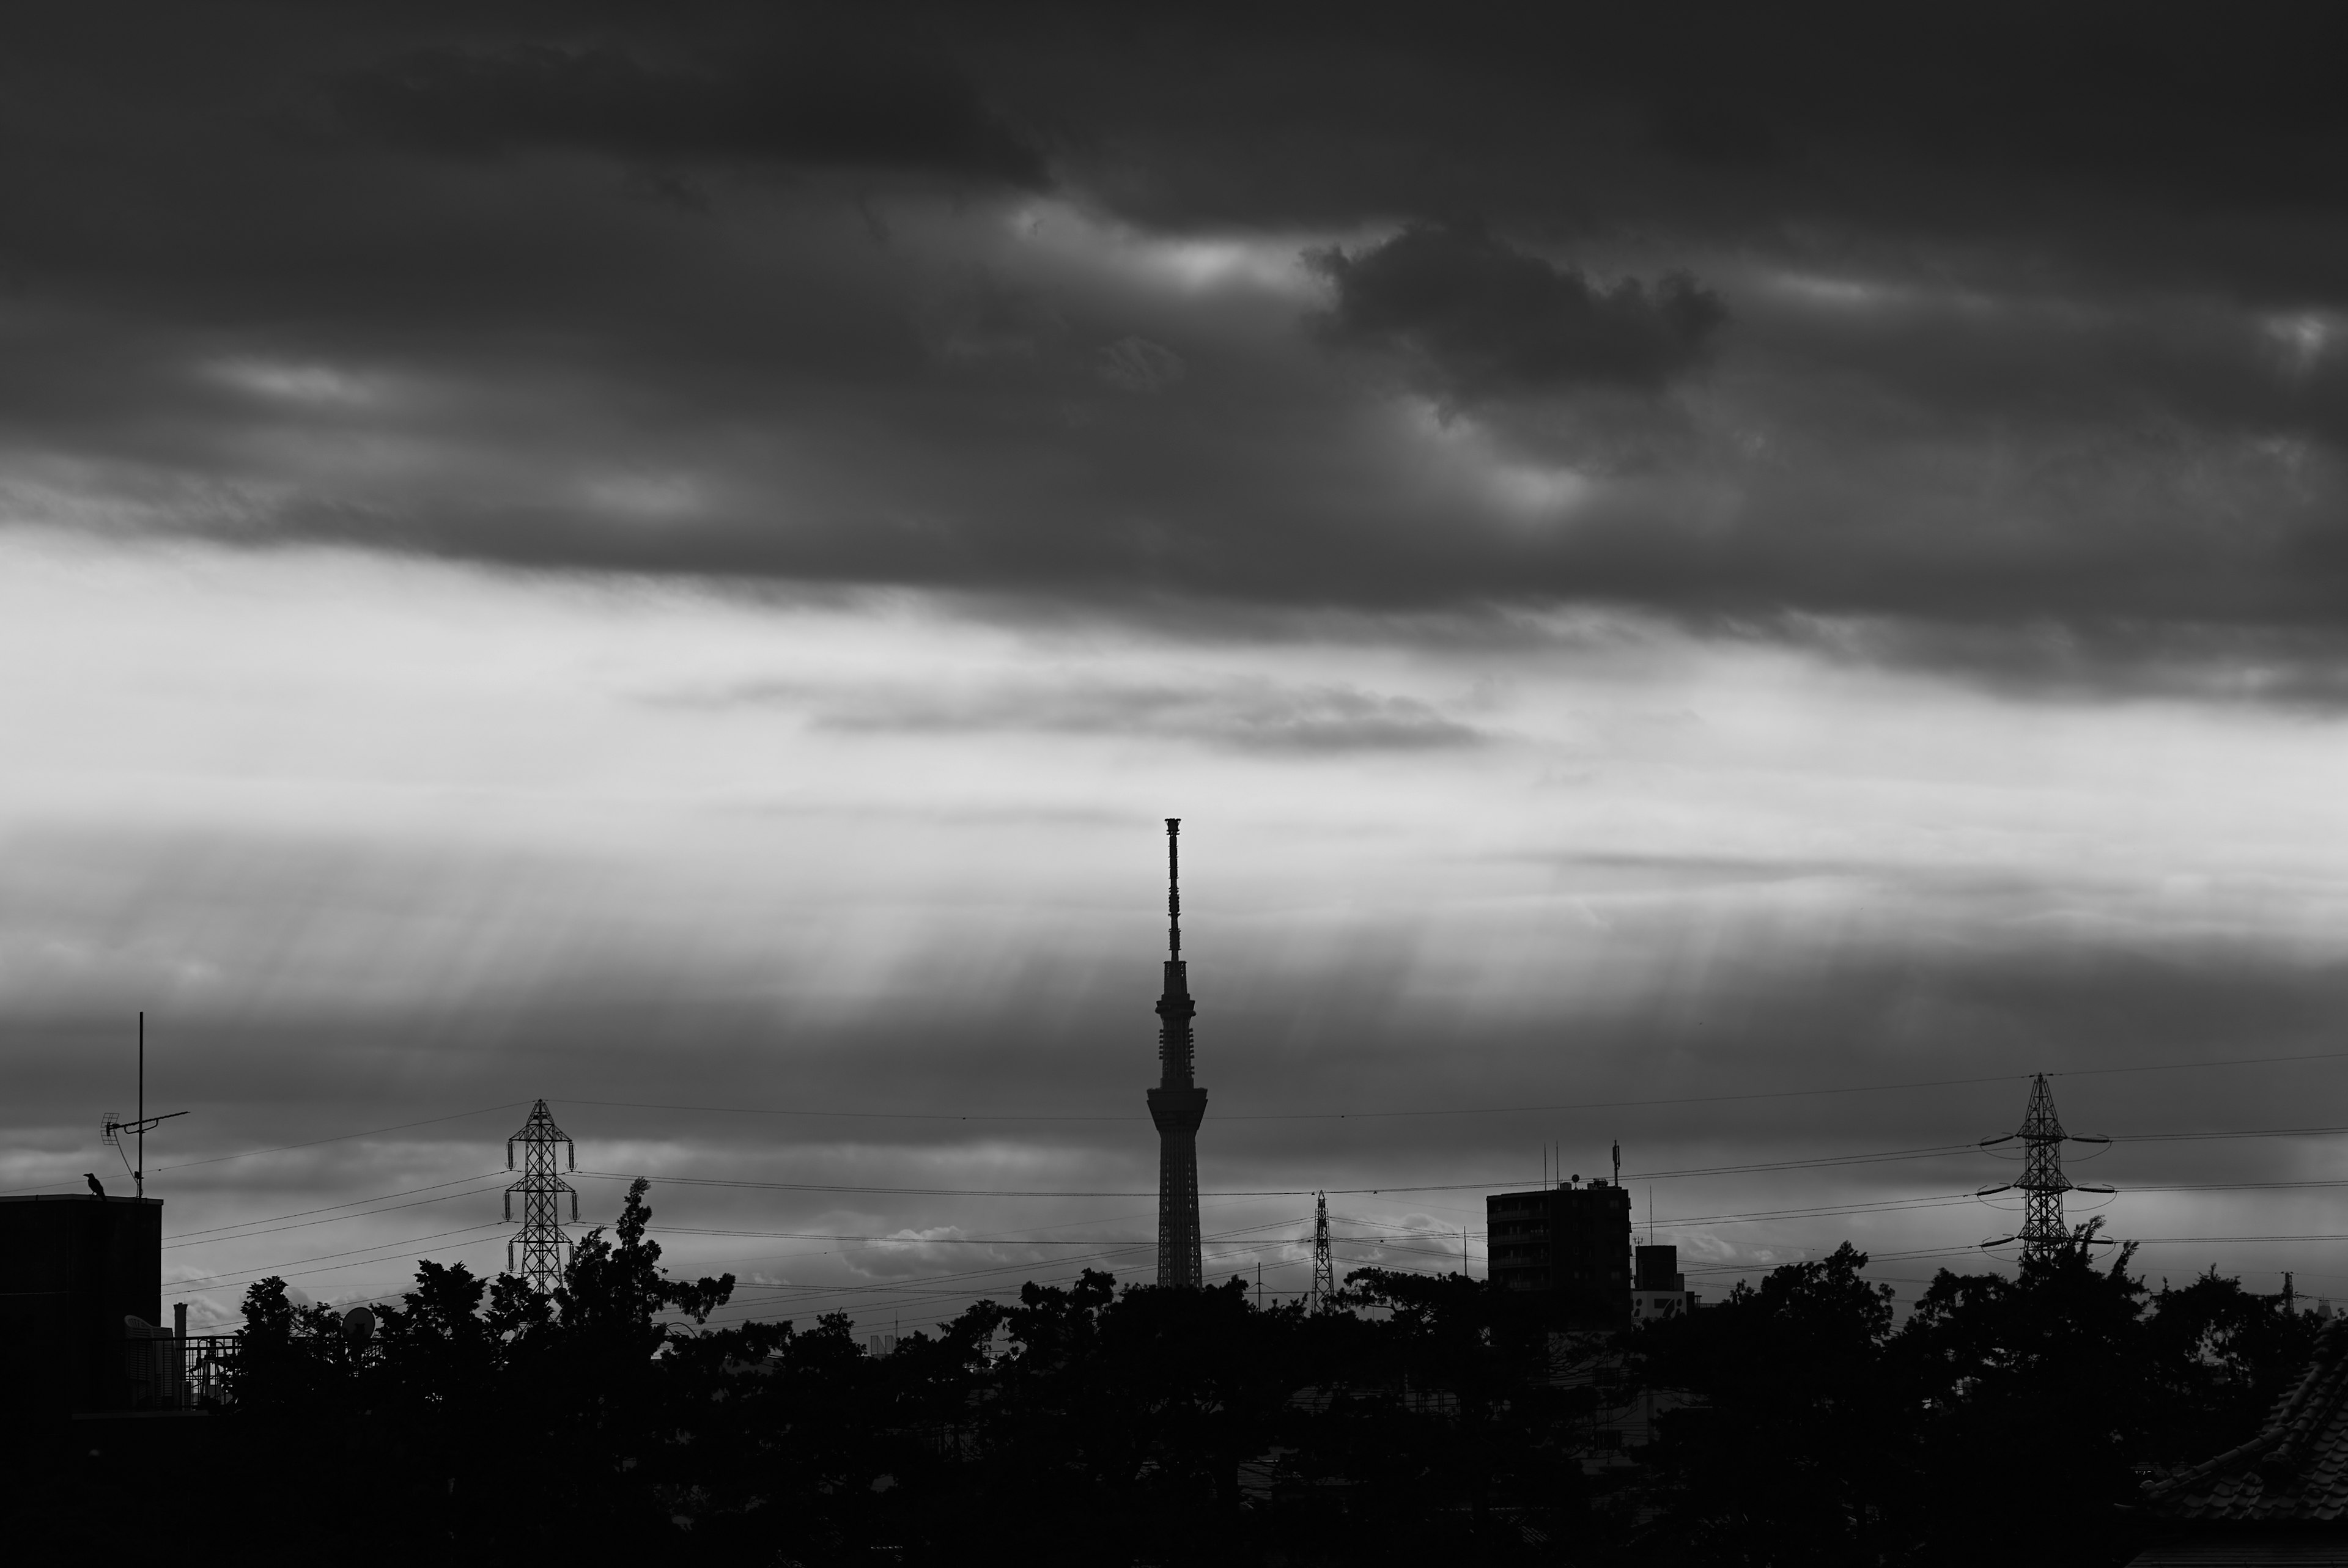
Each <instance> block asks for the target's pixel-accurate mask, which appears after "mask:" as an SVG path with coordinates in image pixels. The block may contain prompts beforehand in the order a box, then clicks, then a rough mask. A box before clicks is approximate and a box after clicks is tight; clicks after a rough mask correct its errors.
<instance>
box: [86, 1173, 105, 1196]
mask: <svg viewBox="0 0 2348 1568" xmlns="http://www.w3.org/2000/svg"><path fill="white" fill-rule="evenodd" d="M81 1179H82V1180H83V1181H85V1182H88V1184H89V1190H90V1191H91V1192H93V1193H96V1194H98V1197H99V1198H100V1199H103V1198H104V1197H105V1196H106V1184H105V1183H103V1182H101V1181H99V1180H98V1177H97V1175H96V1173H93V1172H89V1171H84V1172H83V1173H81Z"/></svg>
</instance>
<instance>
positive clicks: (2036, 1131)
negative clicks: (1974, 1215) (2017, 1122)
mask: <svg viewBox="0 0 2348 1568" xmlns="http://www.w3.org/2000/svg"><path fill="white" fill-rule="evenodd" d="M2017 1138H2019V1139H2020V1140H2021V1141H2022V1145H2023V1153H2022V1176H2021V1179H2020V1180H2018V1181H2013V1182H2004V1183H2001V1184H1998V1185H1996V1186H1993V1187H1983V1188H1982V1190H1981V1191H1980V1192H1979V1193H1978V1194H1975V1196H1978V1197H1984V1198H1985V1197H1988V1196H1989V1195H1991V1194H1993V1193H2003V1192H2009V1191H2011V1192H2018V1193H2020V1194H2022V1228H2021V1229H2020V1230H2019V1231H2016V1232H2015V1233H2014V1234H2013V1235H2008V1236H2000V1237H1998V1238H1997V1240H1995V1241H1988V1242H1983V1243H1982V1245H1983V1246H2003V1245H2004V1244H2005V1243H2007V1242H2010V1241H2016V1240H2018V1241H2020V1242H2021V1243H2022V1256H2023V1259H2024V1261H2025V1262H2027V1261H2028V1260H2030V1259H2032V1258H2043V1257H2047V1256H2050V1255H2053V1254H2054V1253H2055V1252H2056V1251H2057V1250H2058V1249H2060V1248H2062V1247H2064V1246H2066V1245H2070V1242H2071V1240H2072V1236H2071V1230H2070V1227H2069V1226H2068V1225H2065V1223H2064V1219H2063V1194H2065V1193H2073V1192H2080V1193H2108V1192H2110V1191H2112V1190H2113V1189H2112V1188H2110V1187H2106V1186H2102V1185H2096V1186H2082V1185H2080V1184H2078V1183H2076V1182H2074V1181H2072V1180H2071V1179H2070V1178H2069V1177H2068V1176H2065V1174H2064V1173H2063V1144H2064V1142H2065V1140H2066V1139H2067V1140H2069V1141H2070V1142H2072V1143H2110V1142H2111V1140H2110V1139H2109V1138H2102V1137H2096V1136H2092V1135H2089V1134H2085V1133H2079V1132H2065V1131H2063V1118H2062V1117H2060V1116H2058V1115H2056V1114H2055V1091H2053V1090H2051V1089H2049V1088H2048V1087H2047V1086H2046V1075H2045V1074H2044V1073H2043V1072H2042V1073H2039V1074H2038V1075H2037V1076H2036V1077H2034V1078H2033V1079H2032V1080H2031V1081H2030V1106H2029V1109H2028V1110H2026V1111H2024V1112H2023V1116H2022V1130H2021V1131H2020V1132H2006V1133H2002V1134H2000V1135H1999V1136H1997V1137H1995V1138H1984V1139H1982V1142H1981V1146H1982V1148H1984V1149H1986V1148H1989V1147H1991V1146H1992V1145H1993V1144H1997V1143H2010V1142H2012V1141H2013V1140H2014V1139H2017ZM2096 1239H2098V1240H2100V1239H2101V1238H2096Z"/></svg>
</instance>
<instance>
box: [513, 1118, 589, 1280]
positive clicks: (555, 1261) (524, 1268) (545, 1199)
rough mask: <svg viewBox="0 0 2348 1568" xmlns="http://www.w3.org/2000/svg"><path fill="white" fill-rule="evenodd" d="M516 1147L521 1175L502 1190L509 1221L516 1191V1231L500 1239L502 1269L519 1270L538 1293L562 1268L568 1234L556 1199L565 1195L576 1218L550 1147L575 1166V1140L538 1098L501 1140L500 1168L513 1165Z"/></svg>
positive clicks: (574, 1196)
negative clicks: (517, 1128) (563, 1153)
mask: <svg viewBox="0 0 2348 1568" xmlns="http://www.w3.org/2000/svg"><path fill="white" fill-rule="evenodd" d="M516 1143H520V1145H521V1147H522V1160H521V1180H520V1181H519V1182H516V1183H515V1184H513V1185H512V1186H510V1187H508V1188H507V1189H506V1221H507V1223H508V1224H511V1223H512V1222H513V1201H514V1194H516V1193H520V1194H521V1232H520V1235H516V1236H515V1237H514V1238H513V1239H512V1240H511V1241H509V1242H507V1243H506V1272H507V1273H509V1274H514V1273H519V1274H520V1276H521V1277H522V1279H523V1280H524V1281H525V1282H526V1283H527V1284H528V1285H529V1286H530V1288H531V1289H532V1290H536V1291H540V1292H541V1293H543V1292H546V1291H551V1290H552V1289H553V1288H554V1287H555V1286H557V1285H559V1284H561V1281H562V1267H563V1264H564V1263H565V1262H566V1261H567V1259H568V1256H569V1254H570V1251H571V1238H570V1237H569V1236H567V1235H563V1234H562V1224H561V1220H562V1215H561V1203H562V1199H563V1198H564V1197H565V1196H566V1195H567V1196H569V1198H570V1199H571V1221H572V1224H573V1225H576V1224H578V1223H579V1194H578V1192H577V1190H576V1189H575V1188H573V1187H572V1185H571V1184H570V1183H568V1182H566V1181H564V1180H563V1179H562V1178H561V1176H559V1175H557V1174H556V1173H555V1169H554V1146H555V1145H556V1144H557V1143H560V1144H561V1145H562V1146H563V1148H564V1149H565V1150H566V1151H567V1152H568V1153H569V1154H570V1157H571V1159H570V1163H571V1169H572V1170H574V1171H575V1170H577V1169H578V1168H579V1149H578V1145H576V1144H574V1143H572V1142H571V1134H569V1133H568V1132H564V1131H563V1130H562V1129H561V1128H560V1127H557V1126H556V1125H555V1124H554V1117H553V1115H552V1114H551V1112H549V1111H548V1110H547V1109H546V1102H545V1101H543V1100H541V1101H540V1102H538V1103H537V1104H535V1105H533V1106H532V1107H530V1120H529V1121H527V1122H523V1123H522V1124H521V1131H520V1132H516V1133H515V1134H514V1135H513V1136H512V1137H510V1138H509V1139H507V1140H506V1169H507V1170H509V1171H510V1170H512V1169H513V1168H514V1145H515V1144H516ZM516 1248H520V1252H521V1267H520V1269H519V1270H517V1269H516V1268H515V1267H514V1252H515V1249H516Z"/></svg>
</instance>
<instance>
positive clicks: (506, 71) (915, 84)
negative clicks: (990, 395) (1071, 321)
mask: <svg viewBox="0 0 2348 1568" xmlns="http://www.w3.org/2000/svg"><path fill="white" fill-rule="evenodd" d="M335 97H336V100H337V103H338V104H339V106H340V108H342V110H343V113H344V114H345V117H346V118H348V119H349V121H350V122H351V123H352V124H353V125H354V126H355V127H357V128H361V129H364V130H367V131H372V132H375V133H376V134H379V135H382V136H384V137H386V138H390V139H392V140H394V141H396V142H399V143H404V144H407V145H412V146H416V147H420V148H424V149H429V150H432V151H435V152H444V153H455V154H475V155H482V154H490V153H499V152H508V151H513V150H517V149H532V148H568V149H584V150H588V151H593V152H601V153H607V154H610V155H612V156H613V157H618V158H623V159H646V160H664V159H729V160H730V159H747V160H752V161H760V162H767V161H771V162H778V163H786V164H790V163H806V164H815V165H819V166H824V165H829V166H838V167H846V168H857V167H879V168H904V169H933V170H937V171H940V172H943V173H949V174H956V175H963V176H969V177H973V178H977V179H996V180H1003V181H1006V182H1008V183H1011V184H1014V185H1024V186H1040V185H1042V184H1044V183H1045V178H1046V176H1045V164H1044V159H1043V157H1042V155H1041V154H1040V153H1038V152H1037V151H1036V150H1035V149H1034V148H1032V147H1030V146H1029V145H1027V144H1026V143H1025V141H1023V140H1022V139H1021V138H1019V137H1018V135H1017V134H1016V133H1014V131H1013V130H1012V129H1011V128H1009V127H1008V126H1006V125H1005V124H1004V122H1003V121H1002V120H1001V119H1000V118H997V117H996V116H994V114H993V113H991V112H990V111H989V110H988V109H987V108H985V107H984V106H983V104H982V103H981V102H980V101H979V99H978V97H977V95H976V93H975V92H974V91H973V88H972V87H971V84H970V83H969V82H968V81H967V80H966V79H964V78H963V77H960V76H958V75H956V74H955V73H953V71H952V70H950V69H948V68H945V67H942V66H939V65H937V64H935V63H932V62H923V61H916V60H910V59H905V58H898V59H886V58H880V57H875V56H874V55H873V54H872V53H870V51H854V52H850V53H848V54H846V55H845V56H842V55H840V54H838V53H836V52H834V51H832V50H829V49H826V48H824V47H822V46H817V47H814V48H810V49H808V50H805V51H803V52H802V51H795V52H793V53H792V54H790V55H788V56H767V57H762V58H754V59H751V60H748V61H743V62H736V63H732V64H729V65H726V66H722V67H699V68H695V67H682V68H662V67H655V66H651V65H647V64H645V63H644V62H642V61H639V60H637V59H634V58H632V57H630V56H627V55H625V54H623V53H620V52H617V51H615V50H612V49H608V48H592V47H588V48H562V47H558V46H546V45H516V46H509V47H507V48H504V49H501V50H498V51H495V52H470V51H465V50H459V49H456V48H449V47H438V48H428V49H421V50H417V51H415V52H412V53H409V54H407V55H403V56H399V57H398V58H396V59H394V60H390V61H387V62H386V63H384V64H382V65H379V66H376V67H372V68H370V69H367V70H364V71H359V72H355V73H353V74H352V75H350V76H348V77H345V78H344V79H343V80H342V81H341V82H340V83H339V84H337V88H336V94H335Z"/></svg>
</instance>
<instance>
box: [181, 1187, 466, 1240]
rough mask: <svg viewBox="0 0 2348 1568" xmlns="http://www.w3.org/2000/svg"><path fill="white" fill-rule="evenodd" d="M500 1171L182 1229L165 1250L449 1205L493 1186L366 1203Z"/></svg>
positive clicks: (424, 1190)
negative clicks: (404, 1200) (373, 1206)
mask: <svg viewBox="0 0 2348 1568" xmlns="http://www.w3.org/2000/svg"><path fill="white" fill-rule="evenodd" d="M499 1174H500V1173H499V1172H496V1171H488V1172H484V1173H481V1174H480V1175H478V1176H459V1177H458V1178H457V1179H456V1180H455V1181H453V1182H435V1183H433V1184H431V1185H430V1186H426V1187H409V1188H407V1189H406V1190H405V1191H402V1192H396V1193H378V1194H376V1195H375V1196H374V1197H370V1198H353V1199H352V1200H351V1201H350V1202H348V1203H346V1204H327V1205H326V1206H325V1207H324V1208H322V1209H296V1210H295V1211H294V1212H293V1213H292V1214H271V1215H269V1216H268V1217H267V1218H265V1219H257V1220H239V1221H237V1222H236V1223H235V1224H234V1225H213V1226H212V1227H211V1228H210V1229H208V1230H196V1231H182V1232H180V1235H179V1238H178V1239H177V1240H175V1241H167V1242H165V1243H164V1244H163V1250H164V1251H165V1252H169V1251H170V1250H171V1249H172V1248H173V1247H176V1246H213V1245H218V1244H219V1243H221V1242H228V1241H242V1240H244V1239H245V1238H246V1237H247V1236H256V1235H275V1234H276V1233H277V1232H279V1231H290V1230H301V1229H303V1228H304V1227H305V1226H308V1225H340V1224H342V1223H343V1222H344V1221H345V1220H363V1219H366V1218H367V1217H368V1216H369V1215H370V1214H393V1213H396V1212H397V1211H398V1210H400V1209H413V1208H420V1207H422V1206H423V1205H424V1204H445V1203H447V1202H448V1201H449V1200H450V1199H452V1198H469V1197H471V1196H473V1195H474V1193H479V1192H486V1191H489V1190H491V1189H489V1188H478V1187H477V1188H475V1189H474V1190H473V1192H467V1193H444V1194H441V1195H440V1196H439V1197H437V1198H424V1199H421V1200H419V1201H418V1202H417V1203H413V1204H388V1205H386V1207H383V1208H379V1209H369V1208H365V1207H364V1206H363V1205H365V1204H374V1203H381V1202H382V1201H383V1200H384V1199H386V1198H404V1197H406V1196H407V1195H408V1194H410V1193H430V1192H438V1191H439V1189H440V1188H442V1187H460V1186H464V1185H465V1184H468V1183H470V1182H483V1181H488V1180H489V1179H491V1178H492V1177H495V1176H497V1175H499ZM336 1209H358V1210H360V1212H359V1213H357V1214H335V1210H336ZM304 1214H328V1215H332V1216H333V1217H331V1218H328V1219H304V1218H303V1217H302V1216H303V1215H304ZM274 1220H294V1221H298V1222H300V1223H298V1224H295V1225H273V1224H272V1223H271V1222H272V1221H274ZM252 1225H268V1226H269V1228H268V1229H267V1230H252V1229H248V1228H247V1227H248V1226H252ZM226 1231H236V1232H239V1233H240V1234H239V1235H222V1234H221V1233H222V1232H226Z"/></svg>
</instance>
